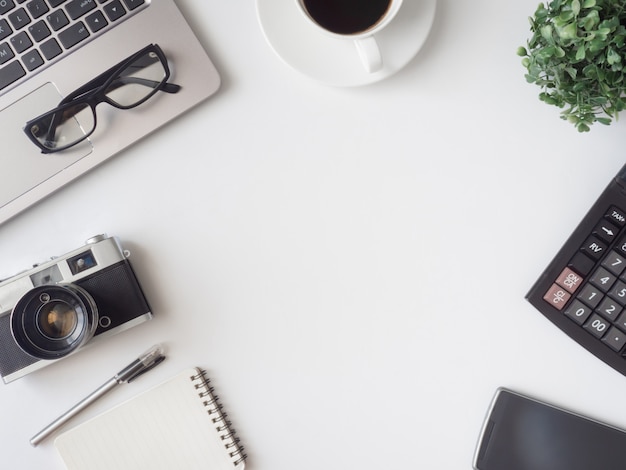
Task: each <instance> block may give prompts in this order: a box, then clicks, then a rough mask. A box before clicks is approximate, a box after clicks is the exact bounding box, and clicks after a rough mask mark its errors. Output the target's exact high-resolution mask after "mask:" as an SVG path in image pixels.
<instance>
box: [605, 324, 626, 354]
mask: <svg viewBox="0 0 626 470" xmlns="http://www.w3.org/2000/svg"><path fill="white" fill-rule="evenodd" d="M602 342H603V343H604V344H606V345H608V346H610V347H611V348H612V349H613V350H615V351H618V352H619V351H620V350H621V349H622V348H623V347H624V344H626V333H624V332H622V331H620V330H618V329H617V328H615V327H611V329H610V330H609V332H608V333H607V335H606V336H605V337H604V338H602Z"/></svg>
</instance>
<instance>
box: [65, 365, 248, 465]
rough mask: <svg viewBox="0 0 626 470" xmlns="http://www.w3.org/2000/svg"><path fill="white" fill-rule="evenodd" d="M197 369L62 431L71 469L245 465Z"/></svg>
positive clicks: (207, 386)
mask: <svg viewBox="0 0 626 470" xmlns="http://www.w3.org/2000/svg"><path fill="white" fill-rule="evenodd" d="M223 418H224V416H223V415H222V413H221V411H220V408H219V406H218V405H217V403H216V402H215V399H214V397H213V395H212V393H211V392H210V388H209V385H208V380H207V379H206V378H205V377H204V375H203V374H202V372H201V371H200V370H199V369H188V370H186V371H184V372H182V373H180V374H179V375H177V376H175V377H173V378H172V379H170V380H168V381H167V382H164V383H162V384H160V385H157V386H156V387H154V388H152V389H150V390H148V391H147V392H144V393H142V394H140V395H138V396H136V397H134V398H131V399H130V400H128V401H126V402H124V403H122V404H121V405H118V406H117V407H115V408H113V409H111V410H109V411H107V412H105V413H103V414H101V415H99V416H97V417H95V418H93V419H91V420H89V421H87V422H85V423H83V424H80V425H78V426H76V427H75V428H72V429H70V430H69V431H67V432H65V433H63V434H61V435H60V436H59V437H58V438H57V439H56V441H55V446H56V448H57V450H58V451H59V453H60V455H61V458H62V459H63V461H64V462H65V464H66V466H67V468H68V469H69V470H127V469H128V470H143V469H145V470H148V469H149V470H159V469H162V470H172V469H187V470H193V469H203V470H226V469H233V468H237V469H238V470H239V469H242V468H243V467H244V464H243V458H242V456H241V449H240V448H239V447H238V445H237V444H236V442H235V440H234V438H233V436H232V434H231V433H230V431H229V430H228V428H227V426H226V424H225V423H224V419H223Z"/></svg>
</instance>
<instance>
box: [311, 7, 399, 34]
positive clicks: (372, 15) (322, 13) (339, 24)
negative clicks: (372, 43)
mask: <svg viewBox="0 0 626 470" xmlns="http://www.w3.org/2000/svg"><path fill="white" fill-rule="evenodd" d="M302 1H303V3H304V7H305V8H306V10H307V11H308V12H309V15H310V16H311V18H313V19H314V20H315V21H316V22H317V24H319V25H320V26H321V27H322V28H325V29H327V30H328V31H331V32H333V33H337V34H356V33H360V32H362V31H366V30H367V29H369V28H371V27H372V26H374V25H375V24H376V23H377V22H378V20H380V19H381V18H382V17H383V16H384V15H385V13H386V12H387V9H388V8H389V4H390V3H391V1H392V0H302Z"/></svg>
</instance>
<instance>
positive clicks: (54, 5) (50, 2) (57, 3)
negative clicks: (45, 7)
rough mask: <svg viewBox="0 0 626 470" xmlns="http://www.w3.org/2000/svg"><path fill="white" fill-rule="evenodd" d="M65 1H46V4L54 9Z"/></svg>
mask: <svg viewBox="0 0 626 470" xmlns="http://www.w3.org/2000/svg"><path fill="white" fill-rule="evenodd" d="M66 1H67V0H48V3H49V4H50V6H51V7H52V8H56V7H58V6H59V5H61V4H63V3H65V2H66Z"/></svg>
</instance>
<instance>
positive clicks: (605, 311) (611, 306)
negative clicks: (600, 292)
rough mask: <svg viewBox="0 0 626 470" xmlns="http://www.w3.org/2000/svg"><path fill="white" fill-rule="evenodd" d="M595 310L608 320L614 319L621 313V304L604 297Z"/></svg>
mask: <svg viewBox="0 0 626 470" xmlns="http://www.w3.org/2000/svg"><path fill="white" fill-rule="evenodd" d="M596 312H598V313H599V314H600V315H602V316H603V317H605V318H608V319H609V320H615V319H616V318H617V317H618V315H619V314H620V313H622V306H621V305H619V304H618V303H617V302H616V301H615V300H613V299H611V298H609V297H605V298H604V299H603V300H602V302H600V305H598V308H597V309H596Z"/></svg>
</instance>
